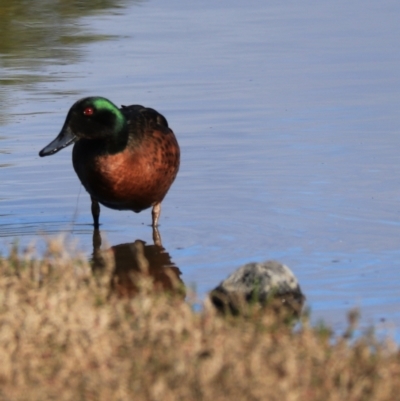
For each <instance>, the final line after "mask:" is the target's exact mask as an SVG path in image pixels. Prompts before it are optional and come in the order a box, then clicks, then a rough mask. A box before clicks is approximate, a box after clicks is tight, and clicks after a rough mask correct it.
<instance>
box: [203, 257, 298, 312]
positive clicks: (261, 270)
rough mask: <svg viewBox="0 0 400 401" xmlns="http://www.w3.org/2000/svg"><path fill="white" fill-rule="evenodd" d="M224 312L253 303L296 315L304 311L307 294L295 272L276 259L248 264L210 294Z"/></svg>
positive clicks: (244, 308) (233, 310) (235, 310)
mask: <svg viewBox="0 0 400 401" xmlns="http://www.w3.org/2000/svg"><path fill="white" fill-rule="evenodd" d="M209 297H210V300H211V302H212V303H213V304H214V306H215V307H216V308H217V309H218V310H220V311H221V312H230V313H233V314H239V313H243V312H244V311H245V310H247V309H248V307H249V305H250V306H251V305H261V306H262V307H268V306H271V307H272V308H273V309H274V310H276V311H280V310H282V307H283V309H284V310H285V311H289V312H290V313H293V314H295V315H298V314H299V313H300V312H301V309H302V307H303V304H304V300H305V296H304V295H303V293H302V291H301V289H300V285H299V283H298V281H297V279H296V277H295V275H294V274H293V272H292V271H291V270H290V269H289V268H288V267H287V266H285V265H284V264H282V263H280V262H276V261H272V260H271V261H266V262H262V263H247V264H246V265H244V266H241V267H239V268H238V269H237V270H235V271H234V272H233V273H232V274H231V275H230V276H229V277H228V278H227V279H226V280H224V281H222V282H221V284H219V285H218V287H216V288H215V289H214V290H212V291H211V292H210V294H209Z"/></svg>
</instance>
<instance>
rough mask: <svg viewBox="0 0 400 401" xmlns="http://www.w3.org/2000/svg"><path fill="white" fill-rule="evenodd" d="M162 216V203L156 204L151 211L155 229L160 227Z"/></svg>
mask: <svg viewBox="0 0 400 401" xmlns="http://www.w3.org/2000/svg"><path fill="white" fill-rule="evenodd" d="M160 214H161V202H158V203H156V204H155V205H154V206H153V210H152V211H151V216H152V217H153V224H152V226H153V227H157V226H158V219H159V218H160Z"/></svg>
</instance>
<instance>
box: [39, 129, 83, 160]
mask: <svg viewBox="0 0 400 401" xmlns="http://www.w3.org/2000/svg"><path fill="white" fill-rule="evenodd" d="M75 140H76V136H75V135H74V134H73V132H72V131H71V129H70V128H69V127H68V126H67V127H64V128H63V129H62V130H61V132H60V133H59V134H58V137H57V138H56V139H54V141H53V142H51V143H49V144H48V145H47V146H46V147H45V148H43V149H42V150H41V151H40V152H39V156H40V157H43V156H50V155H53V154H54V153H57V152H58V151H59V150H61V149H64V148H66V147H67V146H68V145H71V144H72V143H74V142H75Z"/></svg>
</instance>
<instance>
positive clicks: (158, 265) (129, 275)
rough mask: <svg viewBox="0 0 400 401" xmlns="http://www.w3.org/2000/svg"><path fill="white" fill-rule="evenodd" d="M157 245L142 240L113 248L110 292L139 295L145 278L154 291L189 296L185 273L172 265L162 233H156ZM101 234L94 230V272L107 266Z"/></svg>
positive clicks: (155, 240) (155, 242)
mask: <svg viewBox="0 0 400 401" xmlns="http://www.w3.org/2000/svg"><path fill="white" fill-rule="evenodd" d="M153 240H154V244H153V245H149V244H146V242H144V241H142V240H139V239H138V240H136V241H134V242H131V243H127V244H120V245H115V246H112V247H111V248H110V251H111V254H112V258H113V262H114V263H113V264H114V270H113V272H112V275H111V282H110V289H111V291H112V292H115V293H116V294H117V295H119V296H135V295H136V294H137V293H138V291H139V289H140V288H139V285H140V283H141V281H142V279H143V278H149V279H150V281H151V283H152V285H151V289H152V291H156V292H158V291H160V292H169V293H171V294H174V295H178V296H181V297H184V296H185V290H184V283H183V281H182V280H181V278H180V276H181V274H182V273H181V271H180V270H179V268H178V267H177V266H176V265H175V264H174V263H173V262H172V260H171V256H170V254H169V253H168V252H167V251H166V250H165V248H164V247H163V246H162V245H161V237H160V235H159V233H158V230H157V229H155V230H154V232H153ZM101 243H102V239H101V233H100V231H99V230H97V229H95V230H94V231H93V255H92V269H93V271H94V272H101V271H102V270H104V269H105V268H106V266H107V261H106V258H105V254H104V251H102V250H101Z"/></svg>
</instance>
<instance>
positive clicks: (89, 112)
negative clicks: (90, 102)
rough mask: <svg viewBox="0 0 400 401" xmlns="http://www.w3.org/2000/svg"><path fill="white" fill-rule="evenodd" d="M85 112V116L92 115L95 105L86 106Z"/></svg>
mask: <svg viewBox="0 0 400 401" xmlns="http://www.w3.org/2000/svg"><path fill="white" fill-rule="evenodd" d="M83 114H84V115H85V116H92V115H93V114H94V108H93V107H86V109H84V110H83Z"/></svg>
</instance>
